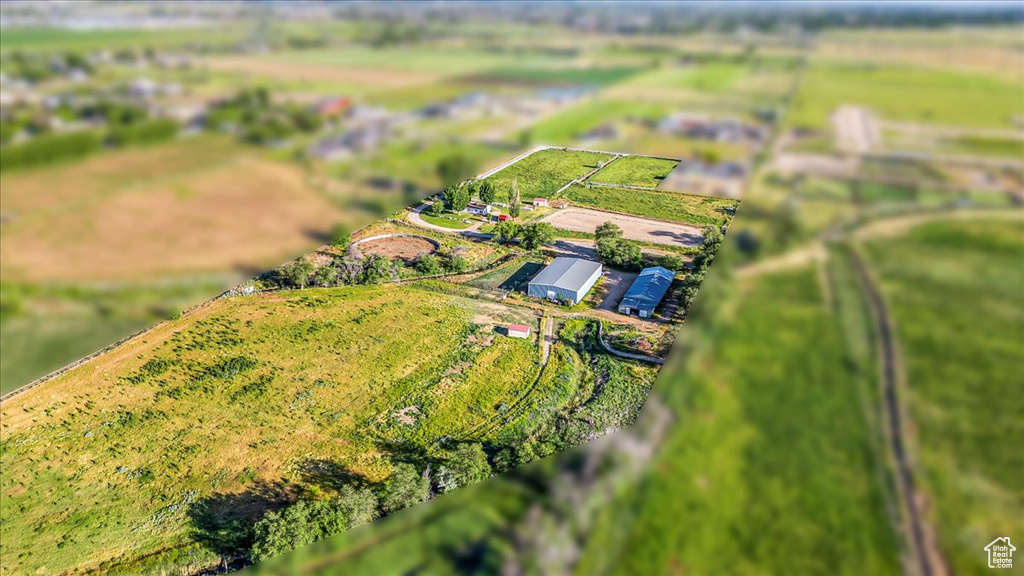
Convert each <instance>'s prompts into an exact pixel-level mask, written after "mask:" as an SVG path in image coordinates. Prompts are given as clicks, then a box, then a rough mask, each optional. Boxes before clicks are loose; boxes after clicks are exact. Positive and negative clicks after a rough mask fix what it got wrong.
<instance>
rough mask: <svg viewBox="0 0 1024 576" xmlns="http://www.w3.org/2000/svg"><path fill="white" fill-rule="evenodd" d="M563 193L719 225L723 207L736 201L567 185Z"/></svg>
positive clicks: (584, 202) (622, 209)
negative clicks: (567, 187)
mask: <svg viewBox="0 0 1024 576" xmlns="http://www.w3.org/2000/svg"><path fill="white" fill-rule="evenodd" d="M565 195H566V197H567V198H569V200H570V201H571V202H572V203H573V204H577V205H580V206H589V207H592V208H599V209H601V210H609V211H612V212H619V213H622V214H632V215H635V216H646V217H649V218H656V219H658V220H671V221H675V222H686V223H688V224H698V225H701V224H722V223H723V222H724V221H725V220H726V219H727V218H728V215H727V214H726V212H725V208H727V207H732V206H736V205H737V203H738V201H737V200H735V199H731V198H716V197H714V196H697V195H692V194H680V193H678V192H661V191H658V190H643V191H641V190H628V189H624V188H609V187H601V186H595V187H593V188H588V187H586V186H580V185H574V186H571V187H569V189H568V190H566V191H565Z"/></svg>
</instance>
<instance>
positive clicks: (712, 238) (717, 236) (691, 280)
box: [679, 226, 724, 310]
mask: <svg viewBox="0 0 1024 576" xmlns="http://www.w3.org/2000/svg"><path fill="white" fill-rule="evenodd" d="M702 232H703V234H704V242H703V244H701V247H700V250H699V251H698V252H697V255H696V256H695V257H694V259H693V265H692V267H691V269H690V272H689V273H688V274H687V275H686V277H685V278H683V289H682V292H681V293H680V295H679V302H680V304H681V305H682V307H683V309H684V310H689V309H690V305H691V304H692V303H693V299H694V297H696V296H697V290H698V289H699V288H700V285H701V283H703V282H704V275H705V274H706V273H707V270H708V267H709V266H711V262H713V261H714V259H715V255H716V254H718V249H719V248H720V247H721V245H722V240H723V238H724V236H723V235H722V229H721V228H719V227H718V226H705V227H704V229H703V230H702Z"/></svg>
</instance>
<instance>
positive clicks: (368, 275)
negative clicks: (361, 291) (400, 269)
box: [359, 254, 394, 284]
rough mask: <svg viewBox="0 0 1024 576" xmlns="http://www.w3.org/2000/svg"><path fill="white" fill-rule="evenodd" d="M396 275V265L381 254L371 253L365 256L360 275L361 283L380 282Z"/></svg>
mask: <svg viewBox="0 0 1024 576" xmlns="http://www.w3.org/2000/svg"><path fill="white" fill-rule="evenodd" d="M393 276H394V266H393V265H392V264H391V261H390V260H388V259H387V257H385V256H383V255H381V254H370V255H369V256H367V257H366V258H363V270H362V273H361V274H360V275H359V283H360V284H380V283H382V282H386V281H388V280H390V279H391V278H392V277H393Z"/></svg>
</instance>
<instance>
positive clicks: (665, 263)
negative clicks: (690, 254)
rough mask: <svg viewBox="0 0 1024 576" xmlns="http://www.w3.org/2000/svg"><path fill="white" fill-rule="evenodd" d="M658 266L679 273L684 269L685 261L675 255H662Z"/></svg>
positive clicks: (659, 257)
mask: <svg viewBox="0 0 1024 576" xmlns="http://www.w3.org/2000/svg"><path fill="white" fill-rule="evenodd" d="M658 266H661V267H662V268H667V269H669V270H671V271H673V272H678V271H679V270H682V269H683V259H682V258H680V257H679V256H676V255H675V254H662V255H661V256H658Z"/></svg>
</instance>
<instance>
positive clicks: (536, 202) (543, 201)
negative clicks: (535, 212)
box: [533, 198, 548, 207]
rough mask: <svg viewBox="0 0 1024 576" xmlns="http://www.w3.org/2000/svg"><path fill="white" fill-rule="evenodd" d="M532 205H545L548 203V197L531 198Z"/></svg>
mask: <svg viewBox="0 0 1024 576" xmlns="http://www.w3.org/2000/svg"><path fill="white" fill-rule="evenodd" d="M533 205H534V206H535V207H537V206H547V205H548V199H547V198H534V199H533Z"/></svg>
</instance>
